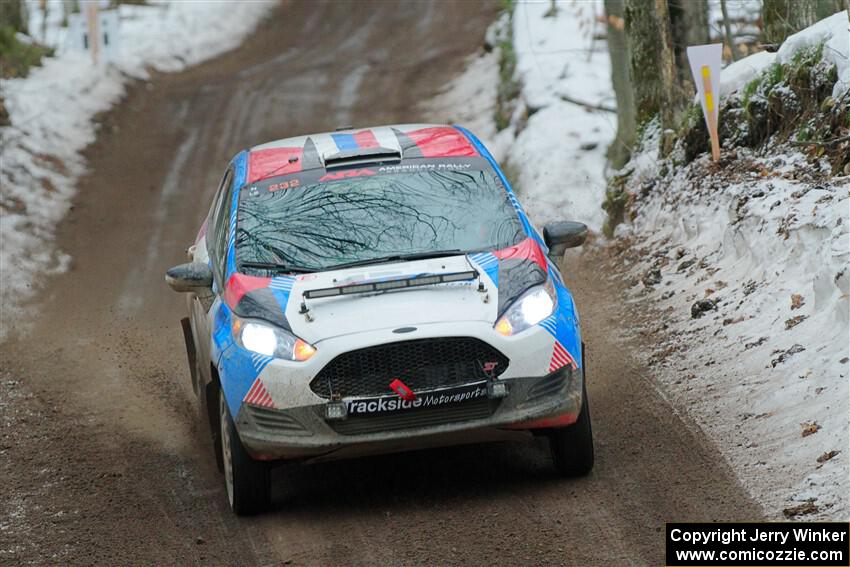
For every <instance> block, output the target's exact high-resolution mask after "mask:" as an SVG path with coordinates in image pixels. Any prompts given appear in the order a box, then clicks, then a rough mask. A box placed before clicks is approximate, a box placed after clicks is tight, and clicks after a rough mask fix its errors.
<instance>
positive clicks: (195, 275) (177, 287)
mask: <svg viewBox="0 0 850 567" xmlns="http://www.w3.org/2000/svg"><path fill="white" fill-rule="evenodd" d="M212 281H213V273H212V270H211V269H210V267H209V266H208V265H206V264H202V263H201V262H190V263H188V264H180V265H179V266H174V267H173V268H171V269H169V270H168V271H167V272H165V282H166V283H167V284H168V285H170V286H171V289H173V290H174V291H180V292H194V293H203V292H205V291H206V292H209V291H210V288H211V287H212Z"/></svg>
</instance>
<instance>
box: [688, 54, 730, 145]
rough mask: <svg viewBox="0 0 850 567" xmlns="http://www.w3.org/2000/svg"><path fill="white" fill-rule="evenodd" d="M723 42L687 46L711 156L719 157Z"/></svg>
mask: <svg viewBox="0 0 850 567" xmlns="http://www.w3.org/2000/svg"><path fill="white" fill-rule="evenodd" d="M722 58H723V44H722V43H712V44H709V45H692V46H690V47H688V61H689V62H690V64H691V74H692V75H693V77H694V84H695V85H696V87H697V97H698V98H699V101H700V105H701V106H702V115H703V117H705V123H706V125H707V126H708V135H709V136H710V137H711V158H712V159H713V160H714V161H718V160H719V159H720V137H719V135H718V133H717V116H718V111H719V108H718V107H719V104H720V94H719V93H720V64H721V62H722Z"/></svg>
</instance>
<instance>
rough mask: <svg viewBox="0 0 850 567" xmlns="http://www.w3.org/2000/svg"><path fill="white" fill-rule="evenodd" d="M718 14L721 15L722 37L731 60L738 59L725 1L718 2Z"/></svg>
mask: <svg viewBox="0 0 850 567" xmlns="http://www.w3.org/2000/svg"><path fill="white" fill-rule="evenodd" d="M720 13H721V14H723V35H724V36H725V37H726V45H728V46H729V53H731V54H732V60H733V61H737V60H738V59H740V56H739V55H738V46H737V45H735V38H734V37H732V23H731V22H730V21H729V10H727V9H726V0H720Z"/></svg>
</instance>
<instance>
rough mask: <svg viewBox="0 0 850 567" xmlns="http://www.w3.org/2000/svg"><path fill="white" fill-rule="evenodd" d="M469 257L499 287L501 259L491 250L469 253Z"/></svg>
mask: <svg viewBox="0 0 850 567" xmlns="http://www.w3.org/2000/svg"><path fill="white" fill-rule="evenodd" d="M469 259H470V260H472V261H473V262H475V263H476V264H478V266H479V267H480V268H481V269H482V270H484V272H485V273H486V274H487V275H488V276H489V277H490V279H491V280H493V285H494V286H496V287H497V288H498V287H499V259H498V258H496V257H495V256H493V254H491V253H490V252H476V253H474V254H470V255H469Z"/></svg>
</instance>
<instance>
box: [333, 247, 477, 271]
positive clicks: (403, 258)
mask: <svg viewBox="0 0 850 567" xmlns="http://www.w3.org/2000/svg"><path fill="white" fill-rule="evenodd" d="M472 252H477V250H460V249H457V248H456V249H453V250H432V251H430V252H413V253H411V254H393V255H391V256H381V257H380V258H368V259H366V260H356V261H354V262H346V263H344V264H336V265H334V266H328V267H326V268H324V269H325V270H342V269H345V268H354V267H356V266H368V265H369V264H385V263H387V262H409V261H412V260H427V259H428V258H442V257H444V256H459V255H461V254H471V253H472Z"/></svg>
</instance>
